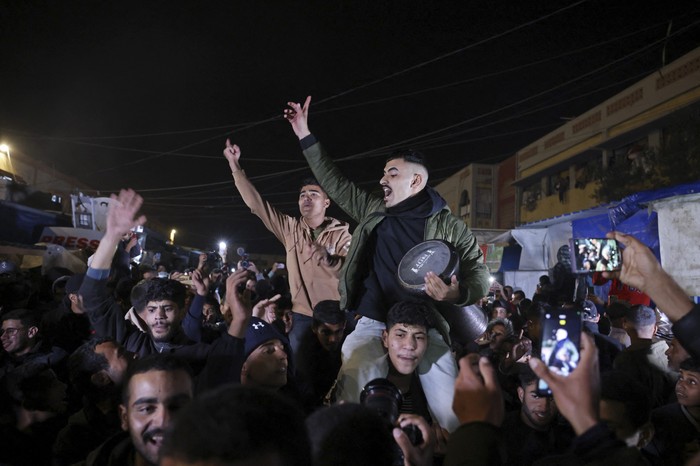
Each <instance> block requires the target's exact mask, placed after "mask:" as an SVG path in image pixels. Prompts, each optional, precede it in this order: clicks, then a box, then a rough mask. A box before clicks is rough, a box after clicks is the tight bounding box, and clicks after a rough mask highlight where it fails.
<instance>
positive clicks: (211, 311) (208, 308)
mask: <svg viewBox="0 0 700 466" xmlns="http://www.w3.org/2000/svg"><path fill="white" fill-rule="evenodd" d="M202 317H204V322H209V321H210V320H213V319H214V317H216V308H215V307H214V305H213V304H209V303H204V306H202Z"/></svg>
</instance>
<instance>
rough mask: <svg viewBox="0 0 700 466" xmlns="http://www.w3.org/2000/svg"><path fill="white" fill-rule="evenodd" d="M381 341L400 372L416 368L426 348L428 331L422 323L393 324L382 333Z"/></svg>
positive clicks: (406, 372) (407, 371)
mask: <svg viewBox="0 0 700 466" xmlns="http://www.w3.org/2000/svg"><path fill="white" fill-rule="evenodd" d="M382 342H383V343H384V347H385V348H386V349H387V350H388V352H389V359H390V360H391V364H392V365H393V366H394V369H396V370H397V371H398V372H399V373H400V374H402V375H409V374H412V373H413V371H415V370H416V368H417V367H418V365H419V364H420V362H421V361H422V360H423V356H424V355H425V351H426V350H427V349H428V332H427V331H426V328H425V327H423V326H422V325H406V324H400V323H399V324H395V325H394V326H393V327H391V328H390V329H388V330H385V331H384V332H383V333H382Z"/></svg>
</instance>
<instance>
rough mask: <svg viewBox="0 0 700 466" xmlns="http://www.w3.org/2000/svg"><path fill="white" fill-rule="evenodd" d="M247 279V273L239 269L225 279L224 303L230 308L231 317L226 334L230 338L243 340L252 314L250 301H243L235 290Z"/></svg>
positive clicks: (242, 297)
mask: <svg viewBox="0 0 700 466" xmlns="http://www.w3.org/2000/svg"><path fill="white" fill-rule="evenodd" d="M247 278H248V271H247V270H246V269H240V270H237V271H236V272H234V273H232V274H231V275H229V276H228V278H227V279H226V303H228V305H229V307H230V308H231V315H232V316H233V319H232V320H231V324H230V325H229V328H228V334H229V335H231V336H232V337H237V338H245V332H246V329H247V328H248V323H249V322H250V317H251V315H252V313H253V309H252V308H251V306H250V302H249V301H250V300H246V299H244V296H242V295H241V294H239V293H238V290H237V288H238V285H240V284H241V283H245V281H246V280H247ZM244 293H245V292H244Z"/></svg>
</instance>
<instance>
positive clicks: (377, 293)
mask: <svg viewBox="0 0 700 466" xmlns="http://www.w3.org/2000/svg"><path fill="white" fill-rule="evenodd" d="M445 205H446V202H445V200H444V199H443V198H442V197H440V195H439V194H438V193H437V191H435V190H434V189H433V188H431V187H429V186H428V187H426V188H425V189H423V190H422V191H420V192H419V193H418V194H416V195H415V196H411V197H409V198H408V199H405V200H404V201H402V202H400V203H398V204H397V205H395V206H393V207H389V208H388V209H386V212H375V213H374V214H373V215H381V216H384V220H382V221H381V222H380V223H379V224H378V225H377V227H376V228H375V229H374V231H373V232H372V235H371V236H370V238H369V240H368V249H367V252H368V255H370V256H371V257H372V267H371V268H370V271H369V275H368V276H367V277H366V278H365V280H364V288H365V290H364V293H363V295H362V298H361V299H360V304H359V306H358V310H359V311H360V312H361V314H362V315H364V316H366V317H369V318H370V319H374V320H378V321H380V322H384V321H385V320H386V313H387V311H388V310H389V308H390V307H391V306H392V305H394V304H395V303H397V302H399V301H403V300H405V299H409V298H415V296H414V295H411V294H410V293H409V292H408V291H406V290H405V289H404V288H403V287H402V286H401V284H400V283H399V281H398V278H397V275H396V271H397V270H398V267H399V262H401V259H402V258H403V256H404V255H405V254H406V253H407V252H408V251H409V250H410V249H411V248H412V247H414V246H415V245H417V244H419V243H421V242H422V241H423V238H424V235H425V222H426V221H427V219H428V217H430V216H431V215H432V214H434V213H435V212H437V211H439V210H440V209H442V208H443V207H445Z"/></svg>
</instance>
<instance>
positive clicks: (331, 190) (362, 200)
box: [284, 96, 384, 221]
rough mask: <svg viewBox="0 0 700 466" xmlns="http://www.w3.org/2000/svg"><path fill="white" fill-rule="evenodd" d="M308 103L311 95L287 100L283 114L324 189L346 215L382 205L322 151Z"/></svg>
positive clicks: (357, 215) (359, 216)
mask: <svg viewBox="0 0 700 466" xmlns="http://www.w3.org/2000/svg"><path fill="white" fill-rule="evenodd" d="M310 104H311V97H310V96H309V97H307V98H306V101H304V105H302V104H300V103H298V102H287V105H288V107H287V108H286V109H285V110H284V118H285V119H286V120H287V121H289V123H290V125H291V126H292V129H293V130H294V134H296V136H297V137H298V138H299V142H300V144H301V147H302V150H303V151H304V157H305V158H306V161H307V162H308V163H309V167H310V168H311V171H312V172H313V174H314V176H315V177H316V179H317V180H318V181H319V183H321V187H322V188H323V190H324V191H326V193H327V194H328V196H329V197H330V198H331V199H332V200H333V202H335V203H336V204H338V206H339V207H340V208H341V209H343V210H344V211H345V212H346V213H347V214H348V215H350V216H351V217H352V218H353V219H355V220H356V221H360V220H361V219H362V218H364V217H365V216H366V215H368V214H369V213H371V212H374V211H376V210H379V209H381V208H383V205H384V203H383V201H382V199H381V198H380V197H379V196H373V195H371V194H370V193H369V192H367V191H365V190H363V189H360V188H358V187H357V186H356V185H355V183H353V182H351V181H350V180H349V179H348V178H347V177H345V175H343V173H342V172H341V171H340V169H339V168H338V167H337V166H336V164H335V162H333V160H332V159H331V158H330V157H329V156H328V155H327V154H326V153H325V151H324V150H323V148H322V147H321V144H320V143H319V142H318V141H317V140H316V138H315V137H314V136H313V135H312V134H311V131H310V130H309V125H308V118H309V105H310Z"/></svg>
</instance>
